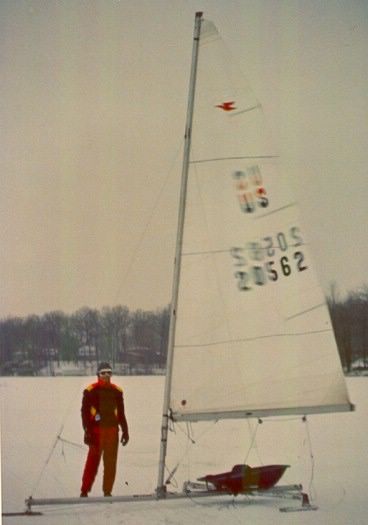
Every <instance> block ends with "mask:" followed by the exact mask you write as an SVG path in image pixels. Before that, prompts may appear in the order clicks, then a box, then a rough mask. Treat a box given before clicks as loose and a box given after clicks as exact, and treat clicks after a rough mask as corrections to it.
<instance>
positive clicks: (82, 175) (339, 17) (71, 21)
mask: <svg viewBox="0 0 368 525" xmlns="http://www.w3.org/2000/svg"><path fill="white" fill-rule="evenodd" d="M197 10H203V11H204V15H205V17H206V18H208V19H210V20H212V21H214V22H215V24H216V25H217V27H218V29H219V30H220V32H221V33H222V35H223V37H224V39H225V40H226V42H227V43H228V46H229V47H230V49H231V50H232V51H233V53H234V55H235V56H236V59H237V60H238V62H239V64H240V66H241V69H242V71H243V73H244V74H245V75H246V76H247V77H248V79H249V81H250V83H251V84H252V86H253V89H254V90H255V92H256V94H257V96H258V98H259V99H260V100H261V101H262V103H263V106H264V108H265V113H266V117H268V118H269V125H270V128H271V131H272V133H273V137H274V140H275V142H276V144H277V146H278V149H279V151H280V153H281V156H282V161H283V167H284V169H285V170H286V171H287V172H288V174H289V175H290V177H291V178H292V181H293V185H294V189H295V193H296V196H297V198H298V199H299V200H300V204H301V208H302V212H303V222H304V225H305V229H306V230H307V232H308V234H309V240H310V243H311V249H312V253H314V259H315V263H316V268H317V271H318V274H319V277H320V280H321V283H322V285H323V287H324V289H325V290H327V289H328V287H329V283H330V282H332V281H336V283H337V285H338V288H339V289H340V291H341V292H342V293H344V292H346V291H348V290H352V289H357V288H358V287H360V286H362V285H363V284H365V283H367V282H368V280H367V278H366V266H367V256H368V248H367V242H366V233H365V232H366V222H367V218H368V212H367V205H366V200H367V197H368V182H367V164H368V163H367V160H368V152H367V145H366V142H367V136H368V133H367V132H368V118H367V117H368V95H367V93H368V90H367V87H368V54H367V49H368V3H367V2H365V1H352V0H350V1H349V2H340V1H337V0H336V1H335V0H321V1H315V0H308V1H300V2H298V1H296V0H295V1H281V0H267V1H263V0H257V1H254V0H252V1H248V0H239V1H236V0H226V1H225V0H208V1H204V0H203V1H191V0H187V1H184V0H147V1H145V0H131V1H130V0H129V1H128V0H121V1H118V0H101V1H96V0H88V1H87V0H2V1H1V3H0V42H1V45H0V49H1V64H0V67H1V75H0V78H1V82H0V95H1V97H0V111H1V122H2V125H1V155H0V162H1V198H0V199H1V200H0V225H1V226H0V242H1V255H0V272H1V273H0V287H1V288H0V297H1V302H0V316H1V317H3V316H6V315H21V316H23V315H28V314H32V313H38V314H40V313H43V312H46V311H50V310H63V311H65V312H72V311H74V310H76V309H78V308H80V307H81V306H84V305H86V306H90V307H96V308H101V307H102V306H105V305H106V306H112V305H115V304H126V305H127V306H129V307H130V308H133V309H135V308H142V309H151V308H152V309H155V308H156V307H161V306H163V305H166V304H167V303H168V302H169V300H170V291H171V276H172V261H173V254H174V242H175V230H176V213H177V212H176V205H177V198H178V191H179V179H180V170H181V148H182V143H183V130H184V123H185V111H186V103H187V87H188V77H189V69H190V57H191V47H192V32H193V20H194V14H195V11H197Z"/></svg>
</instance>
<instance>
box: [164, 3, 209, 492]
mask: <svg viewBox="0 0 368 525" xmlns="http://www.w3.org/2000/svg"><path fill="white" fill-rule="evenodd" d="M202 15H203V13H202V12H197V13H196V14H195V21H194V34H193V49H192V65H191V72H190V81H189V94H188V106H187V117H186V125H185V136H184V138H185V142H184V154H183V166H182V174H181V188H180V201H179V212H178V228H177V237H176V250H175V266H174V276H173V286H172V295H171V311H170V328H169V341H168V350H167V361H166V381H165V391H164V402H163V410H162V423H161V444H160V460H159V470H158V480H157V489H156V492H157V496H158V497H165V495H166V486H165V485H164V472H165V459H166V450H167V437H168V428H169V407H170V389H171V376H172V363H173V353H174V341H175V325H176V313H177V312H176V311H177V304H178V292H179V278H180V266H181V249H182V244H183V228H184V218H185V203H186V196H187V182H188V170H189V158H190V147H191V135H192V122H193V109H194V98H195V84H196V76H197V64H198V53H199V38H200V32H201V24H202Z"/></svg>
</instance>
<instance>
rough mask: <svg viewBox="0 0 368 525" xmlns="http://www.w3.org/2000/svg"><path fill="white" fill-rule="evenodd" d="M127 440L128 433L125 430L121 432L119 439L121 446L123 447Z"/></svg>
mask: <svg viewBox="0 0 368 525" xmlns="http://www.w3.org/2000/svg"><path fill="white" fill-rule="evenodd" d="M128 441H129V434H128V433H127V432H125V433H124V432H123V435H122V436H121V440H120V443H121V444H122V445H123V447H125V445H127V444H128Z"/></svg>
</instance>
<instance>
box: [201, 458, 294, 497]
mask: <svg viewBox="0 0 368 525" xmlns="http://www.w3.org/2000/svg"><path fill="white" fill-rule="evenodd" d="M288 466H289V465H266V466H262V467H249V466H248V465H235V466H234V467H233V469H232V470H231V471H230V472H224V473H222V474H209V475H207V476H204V477H202V478H199V481H205V482H206V483H211V484H212V485H214V486H215V489H216V490H218V491H226V490H228V491H230V492H231V493H232V494H239V493H241V492H251V491H252V490H267V489H270V488H272V487H273V486H274V485H276V483H277V482H278V481H279V479H280V478H281V476H282V475H283V474H284V472H285V470H286V469H287V468H288Z"/></svg>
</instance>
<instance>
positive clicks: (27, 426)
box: [0, 376, 368, 525]
mask: <svg viewBox="0 0 368 525" xmlns="http://www.w3.org/2000/svg"><path fill="white" fill-rule="evenodd" d="M93 380H94V378H93V377H92V378H86V377H55V378H51V377H50V378H0V392H1V437H2V443H1V446H2V511H3V512H5V513H6V512H14V511H22V510H24V508H25V505H24V499H25V498H26V497H28V496H30V495H32V496H33V497H68V496H79V489H80V479H81V473H82V470H83V465H84V460H85V456H86V452H87V447H86V446H85V445H84V444H83V432H82V427H81V421H80V402H81V395H82V390H83V388H84V387H85V386H86V385H87V384H88V383H89V382H91V381H93ZM114 381H115V382H116V383H117V384H119V385H121V386H122V387H123V389H124V394H125V400H126V409H127V417H128V422H129V427H130V435H131V440H130V442H129V444H128V446H127V447H125V448H124V449H123V448H122V447H120V450H119V459H118V474H117V479H116V482H115V486H114V491H113V493H114V495H126V494H136V493H152V492H153V491H154V489H155V487H156V484H157V463H158V454H159V440H160V425H161V411H162V395H163V386H164V378H163V377H151V376H149V377H142V376H140V377H115V378H114ZM347 383H348V388H349V392H350V397H351V401H352V402H353V403H354V404H356V411H355V412H352V413H341V414H329V415H316V416H310V417H309V418H308V421H307V423H305V422H303V421H302V420H301V418H288V419H286V420H285V419H284V420H282V421H283V422H281V420H280V419H278V420H276V419H273V420H266V419H265V420H264V422H263V424H258V423H257V421H253V420H252V421H239V420H234V421H223V422H218V423H208V422H207V423H196V424H193V425H191V426H189V427H188V426H187V425H185V424H181V425H175V427H174V429H173V432H170V435H169V455H168V467H169V469H173V468H174V467H175V466H176V465H177V464H179V467H178V469H177V471H176V472H175V475H174V477H173V479H172V483H171V485H170V486H169V488H170V490H172V491H175V490H180V489H181V487H182V483H183V481H185V480H188V479H190V480H192V481H195V480H196V479H197V478H198V477H200V476H203V475H205V474H211V473H218V472H223V471H226V470H230V469H231V468H232V466H233V465H235V464H237V463H244V462H246V463H247V464H249V465H251V466H256V465H262V464H270V463H283V464H288V465H290V468H289V469H288V470H287V471H286V474H285V475H284V477H283V478H282V480H281V483H302V484H303V487H304V489H305V490H306V491H308V492H309V493H310V495H311V496H312V498H313V502H314V503H315V504H317V505H318V506H319V510H318V511H313V512H298V513H291V514H285V513H281V512H279V510H278V509H279V507H281V506H285V505H286V506H290V505H292V506H296V507H297V506H299V503H298V502H292V501H285V500H280V499H278V500H274V499H268V498H256V499H251V498H248V497H244V496H238V497H226V498H221V497H216V498H210V499H206V500H202V499H201V500H191V499H190V498H188V499H185V500H178V501H154V502H146V503H142V502H134V503H114V504H96V505H95V504H89V505H85V504H82V505H77V506H63V507H56V506H54V507H47V508H40V509H37V510H41V511H42V512H44V515H43V516H38V517H37V516H33V517H3V523H4V524H6V525H7V524H9V525H10V524H12V525H18V523H23V522H24V523H27V525H28V524H29V525H39V524H40V525H41V524H45V523H47V524H48V525H64V524H65V525H66V524H68V525H74V524H78V525H81V524H87V523H88V524H89V525H91V524H103V523H105V522H108V523H109V524H110V525H118V524H124V525H145V524H147V525H148V524H149V525H158V524H160V525H162V524H166V525H186V524H188V525H189V524H191V525H192V524H193V523H201V524H202V525H210V524H211V525H213V524H224V523H227V524H235V525H236V524H238V523H239V524H240V523H251V524H252V525H257V524H263V525H264V524H267V523H272V524H273V525H278V524H281V523H282V524H296V523H297V524H299V523H300V524H313V525H322V524H323V525H329V524H331V525H348V524H349V525H350V524H351V525H366V524H367V523H368V502H367V483H368V454H367V446H368V445H367V444H368V438H367V436H368V378H359V377H357V378H348V379H347ZM58 435H60V438H61V439H58V438H57V436H58ZM309 438H310V439H309ZM101 482H102V481H101V470H100V472H99V475H98V478H97V479H96V482H95V485H94V488H93V491H92V493H91V496H100V495H101Z"/></svg>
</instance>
